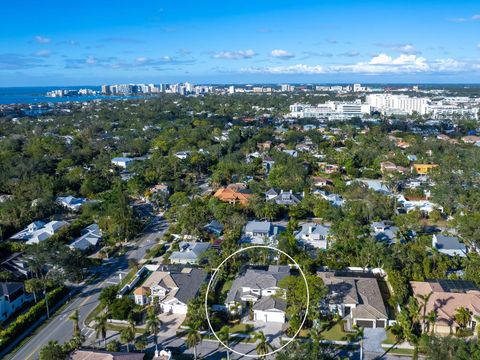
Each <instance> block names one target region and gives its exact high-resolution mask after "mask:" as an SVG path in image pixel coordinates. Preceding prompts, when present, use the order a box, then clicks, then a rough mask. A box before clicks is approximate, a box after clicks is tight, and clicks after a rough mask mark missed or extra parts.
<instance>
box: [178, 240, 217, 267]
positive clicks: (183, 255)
mask: <svg viewBox="0 0 480 360" xmlns="http://www.w3.org/2000/svg"><path fill="white" fill-rule="evenodd" d="M179 246H180V250H179V251H174V252H172V254H171V255H170V262H171V263H172V264H198V262H199V260H200V256H201V255H202V254H203V253H204V252H205V251H207V250H208V249H209V248H210V246H211V245H210V243H206V242H205V243H202V242H186V241H182V242H181V243H180V244H179Z"/></svg>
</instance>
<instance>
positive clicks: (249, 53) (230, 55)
mask: <svg viewBox="0 0 480 360" xmlns="http://www.w3.org/2000/svg"><path fill="white" fill-rule="evenodd" d="M255 55H257V54H256V53H255V51H253V50H252V49H248V50H237V51H219V52H217V53H214V54H213V55H212V57H213V58H215V59H229V60H238V59H250V58H252V57H254V56H255Z"/></svg>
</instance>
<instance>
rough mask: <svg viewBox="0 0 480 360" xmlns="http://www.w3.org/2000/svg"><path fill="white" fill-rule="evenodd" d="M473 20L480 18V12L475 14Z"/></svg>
mask: <svg viewBox="0 0 480 360" xmlns="http://www.w3.org/2000/svg"><path fill="white" fill-rule="evenodd" d="M472 20H475V21H478V20H480V14H476V15H473V16H472Z"/></svg>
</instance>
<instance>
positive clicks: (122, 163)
mask: <svg viewBox="0 0 480 360" xmlns="http://www.w3.org/2000/svg"><path fill="white" fill-rule="evenodd" d="M132 162H133V159H132V158H129V157H116V158H113V159H112V164H113V165H115V166H118V167H121V168H124V169H126V168H127V167H128V166H129V165H130V164H131V163H132Z"/></svg>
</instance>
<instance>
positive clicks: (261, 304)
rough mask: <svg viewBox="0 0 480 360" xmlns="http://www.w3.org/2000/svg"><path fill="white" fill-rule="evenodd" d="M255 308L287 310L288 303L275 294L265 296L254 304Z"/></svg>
mask: <svg viewBox="0 0 480 360" xmlns="http://www.w3.org/2000/svg"><path fill="white" fill-rule="evenodd" d="M253 309H254V310H270V309H277V310H281V311H285V310H286V309H287V303H286V302H285V300H282V299H277V298H275V297H273V296H264V297H262V298H261V299H259V300H258V301H256V302H255V304H253Z"/></svg>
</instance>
